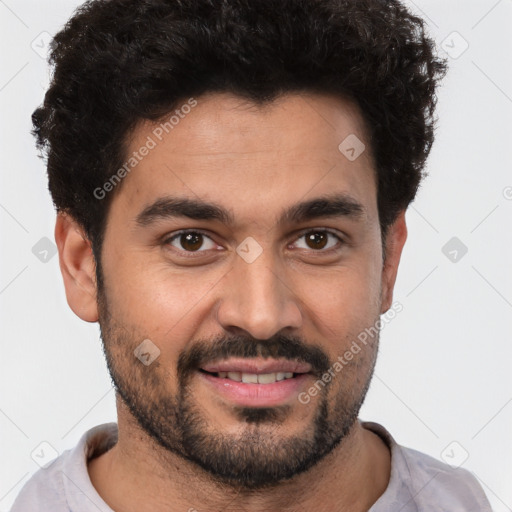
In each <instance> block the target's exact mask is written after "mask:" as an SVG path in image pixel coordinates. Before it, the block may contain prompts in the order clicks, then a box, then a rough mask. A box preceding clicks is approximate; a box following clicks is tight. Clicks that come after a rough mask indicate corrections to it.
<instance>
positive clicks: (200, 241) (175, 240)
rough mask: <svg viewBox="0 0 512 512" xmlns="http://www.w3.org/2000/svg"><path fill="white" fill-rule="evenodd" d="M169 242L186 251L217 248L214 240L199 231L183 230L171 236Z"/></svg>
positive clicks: (202, 250)
mask: <svg viewBox="0 0 512 512" xmlns="http://www.w3.org/2000/svg"><path fill="white" fill-rule="evenodd" d="M166 243H167V244H169V245H171V246H172V247H174V248H176V249H178V250H181V251H185V252H204V251H205V250H208V249H213V248H215V243H214V242H213V240H212V239H211V238H210V237H208V236H206V235H203V234H202V233H199V232H197V231H183V232H181V233H178V234H176V235H174V236H173V237H171V238H170V239H169V240H168V241H167V242H166Z"/></svg>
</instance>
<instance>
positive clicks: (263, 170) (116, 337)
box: [98, 94, 394, 488]
mask: <svg viewBox="0 0 512 512" xmlns="http://www.w3.org/2000/svg"><path fill="white" fill-rule="evenodd" d="M196 100H197V104H196V105H195V106H194V107H193V108H192V109H190V112H189V113H188V114H187V115H186V116H183V118H181V117H180V120H179V123H177V124H175V125H174V127H173V128H172V131H169V133H168V134H165V132H164V135H165V136H161V133H160V132H161V130H160V131H159V130H158V126H159V124H158V123H156V124H149V123H141V124H140V125H139V126H138V127H137V128H136V129H135V130H134V132H133V134H132V136H131V138H130V140H129V151H128V156H130V155H131V154H132V153H133V152H134V151H139V150H140V148H142V147H143V146H145V145H146V146H148V141H149V140H150V139H151V140H152V141H153V142H154V143H155V144H154V146H153V144H152V143H149V146H153V147H151V149H150V150H149V151H148V152H147V155H146V156H144V157H143V158H142V159H141V160H140V162H138V163H137V165H136V166H135V167H134V168H133V169H132V170H131V172H130V173H129V174H128V175H127V176H126V177H125V178H124V180H123V182H122V184H121V185H120V186H119V189H118V190H116V191H115V196H114V198H113V200H112V204H111V207H110V210H109V214H108V222H107V227H106V232H105V238H104V242H103V249H102V255H101V270H102V276H103V280H104V288H103V289H102V290H98V293H99V304H98V307H99V312H98V314H99V321H100V326H101V332H102V337H103V340H104V348H105V354H106V357H107V363H108V366H109V370H110V372H111V375H112V377H113V380H114V382H115V385H116V388H117V391H118V395H119V396H118V399H120V400H122V401H123V402H124V403H125V405H126V406H127V409H128V410H129V411H130V413H131V415H132V416H133V417H134V418H135V419H136V420H137V422H138V424H139V425H140V427H141V428H142V429H143V430H144V431H145V432H146V433H147V434H148V435H149V436H151V438H153V439H154V440H156V441H157V442H158V443H159V444H160V445H161V446H162V447H163V448H164V449H165V450H168V451H170V452H173V453H174V454H178V455H180V456H182V457H184V458H186V459H188V460H190V461H193V462H195V463H197V464H198V465H199V466H201V467H202V468H203V469H205V470H206V471H208V472H209V473H210V474H211V475H212V476H213V477H214V478H217V479H219V480H221V481H223V482H224V483H228V484H230V485H232V486H235V487H245V488H258V487H263V486H270V485H275V484H276V483H277V482H279V481H281V480H283V479H287V478H290V477H292V476H293V475H294V474H297V473H298V472H301V471H305V470H307V469H309V468H310V467H312V466H313V465H314V464H315V463H317V462H318V461H319V460H320V459H321V458H322V457H324V456H325V455H326V454H328V453H330V452H331V451H332V450H333V449H334V448H335V447H336V446H337V444H338V443H339V442H340V441H342V440H343V439H344V438H345V437H346V436H347V435H348V433H349V432H350V430H351V428H352V427H353V425H354V424H355V421H356V419H357V415H358V412H359V408H360V406H361V404H362V402H363V400H364V397H365V394H366V391H367V388H368V385H369V382H370V379H371V375H372V371H373V367H374V363H375V357H376V352H377V344H378V343H377V341H378V340H377V337H375V338H374V339H371V340H369V342H368V343H367V344H366V345H365V346H363V347H362V350H360V351H359V352H358V353H357V354H356V355H354V357H353V358H352V359H351V360H350V361H346V360H345V363H344V364H343V365H342V369H341V370H339V365H338V366H337V365H336V361H339V359H338V358H339V357H342V356H343V354H344V353H345V352H346V351H347V350H348V349H349V348H350V346H351V344H352V343H353V342H354V341H355V340H357V337H358V334H359V333H361V332H362V331H364V330H365V329H366V328H369V327H371V326H374V324H375V323H376V321H377V320H378V318H379V314H380V313H381V312H384V311H385V310H386V309H387V308H388V307H389V302H390V288H392V286H393V282H394V275H390V276H387V274H385V273H384V272H383V260H382V249H381V242H382V241H381V233H380V229H379V219H378V212H377V189H376V179H375V175H374V170H373V169H374V166H373V162H372V159H371V155H370V149H369V144H368V142H367V139H366V134H365V130H364V126H363V123H362V121H361V117H360V115H359V113H358V111H357V109H356V108H355V107H354V106H353V105H351V104H350V103H348V102H344V101H342V100H340V99H335V98H332V97H327V96H317V95H307V96H299V95H288V96H285V97H282V98H281V99H279V100H277V101H275V102H274V103H272V104H270V105H267V106H266V107H257V106H254V105H252V104H249V103H247V102H244V101H243V100H241V99H240V98H237V97H234V96H231V95H227V94H214V95H207V96H203V97H199V98H196ZM186 110H187V111H188V109H186ZM155 130H156V131H155ZM155 134H159V136H157V135H155ZM350 134H355V135H356V136H357V137H358V139H360V140H361V141H363V142H365V144H366V150H365V151H364V152H363V153H362V154H361V155H360V156H359V157H358V158H356V159H355V160H354V159H353V158H351V159H349V158H347V156H346V154H344V153H342V152H341V151H340V149H338V146H339V145H340V143H341V142H342V141H343V140H344V139H345V138H346V137H347V136H349V135H350ZM148 137H149V138H150V139H148ZM160 138H161V140H160ZM144 152H145V151H144ZM139 153H141V152H140V151H139ZM349 155H350V153H349ZM350 156H352V155H350ZM136 355H139V357H136ZM326 374H327V375H330V376H331V378H330V379H329V378H328V377H325V375H326ZM322 377H324V378H323V379H322ZM320 381H321V382H320ZM311 389H316V392H314V391H313V392H310V390H311ZM306 398H307V399H306Z"/></svg>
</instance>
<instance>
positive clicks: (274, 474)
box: [98, 294, 378, 492]
mask: <svg viewBox="0 0 512 512" xmlns="http://www.w3.org/2000/svg"><path fill="white" fill-rule="evenodd" d="M99 298H100V300H99V301H98V306H99V310H100V314H99V317H100V322H99V323H100V330H101V338H102V341H103V350H104V353H105V358H106V362H107V366H108V370H109V373H110V376H111V379H112V382H113V384H114V386H115V389H116V392H117V394H118V399H119V398H120V399H121V400H122V401H123V402H124V404H125V405H126V407H127V408H128V410H129V411H130V413H131V415H132V416H133V418H134V419H135V420H136V421H137V423H138V425H139V426H140V427H141V428H142V430H143V431H144V432H145V433H146V434H147V435H148V436H149V437H150V438H151V439H152V440H153V441H155V442H156V443H157V444H158V445H159V446H161V447H162V448H163V449H164V450H165V451H166V452H171V453H172V454H175V455H178V456H179V457H182V458H183V459H186V460H187V461H190V462H192V463H194V464H196V465H197V466H199V467H200V468H202V469H203V470H204V471H206V473H207V475H208V477H209V478H210V479H212V480H214V481H216V482H217V483H219V484H221V485H228V486H230V487H231V488H233V489H235V490H237V491H238V492H242V491H244V490H248V491H250V490H256V489H262V488H270V487H273V486H276V485H278V484H279V483H280V482H282V481H284V480H288V479H290V478H292V477H294V476H295V475H298V474H300V473H303V472H305V471H307V470H308V469H310V468H312V467H313V466H314V465H316V464H317V463H318V462H319V461H320V460H322V459H323V458H324V457H326V456H327V455H328V454H330V453H331V452H332V451H333V450H334V449H335V448H336V447H337V446H338V445H339V444H340V442H341V441H342V440H343V439H344V438H346V437H347V436H348V434H349V433H350V432H351V430H352V428H353V427H354V425H355V423H356V421H357V418H358V414H359V410H360V408H361V406H362V404H363V402H364V399H365V396H366V393H367V391H368V388H369V385H370V381H371V377H372V374H373V369H374V366H375V359H376V352H377V350H376V349H377V346H378V335H377V336H376V337H375V342H374V345H373V346H371V345H370V344H368V345H367V346H366V347H365V350H364V351H362V352H361V353H359V355H358V358H357V362H353V363H350V365H347V366H346V367H344V368H343V371H342V372H341V374H339V375H338V376H337V378H334V379H332V380H331V381H330V382H328V383H325V385H323V384H322V386H323V387H320V389H319V391H318V396H317V400H316V402H313V401H312V402H311V403H310V405H309V407H314V408H315V410H314V412H313V414H312V417H311V419H310V420H308V421H307V422H305V423H304V426H303V428H302V430H301V432H300V434H295V435H285V434H284V433H283V432H282V430H283V429H282V425H283V423H284V422H286V421H288V422H290V421H291V420H290V419H289V416H290V414H291V413H292V412H293V409H294V408H296V407H305V405H303V404H301V403H299V401H297V403H296V404H294V405H290V404H287V405H282V406H276V407H266V408H263V407H260V408H251V407H241V406H238V407H234V408H232V409H230V411H231V414H233V415H234V416H235V417H236V419H237V420H238V423H239V425H238V426H237V429H236V431H230V432H226V431H222V430H219V429H217V430H215V428H214V426H212V421H211V419H209V418H208V417H207V415H206V413H205V411H204V410H203V409H202V408H201V407H200V405H199V404H198V403H197V397H196V396H194V393H193V391H192V389H191V386H190V381H191V380H192V378H193V377H196V378H197V372H198V371H199V369H200V367H201V366H202V365H204V364H205V363H210V362H213V361H215V360H221V359H226V358H228V357H245V358H255V357H263V358H270V357H271V358H276V359H279V358H284V359H288V360H294V361H298V362H305V363H309V364H310V365H311V368H312V372H311V373H312V374H313V375H314V376H315V377H316V378H317V379H319V380H320V379H321V377H322V375H323V374H324V373H325V372H326V371H327V370H328V369H329V368H330V367H331V366H332V363H331V362H330V360H329V358H328V356H327V355H326V354H325V352H324V351H323V350H322V349H321V348H320V347H318V346H313V345H311V344H307V343H304V342H303V341H302V340H301V339H300V338H297V337H290V336H281V335H277V336H275V337H272V338H270V339H268V340H264V341H262V340H255V339H254V338H251V337H250V336H236V337H221V338H217V339H214V340H213V339H212V340H198V341H197V342H195V343H193V344H189V345H188V346H187V348H185V349H184V350H183V351H182V352H181V353H180V355H179V358H178V362H177V367H176V369H175V370H174V371H171V370H170V369H168V368H165V367H164V366H163V365H161V364H160V360H159V359H158V358H157V359H156V360H155V361H154V362H152V363H151V365H149V366H145V365H144V364H142V363H141V362H140V361H139V360H138V359H137V358H136V357H135V356H134V349H135V348H136V347H137V346H138V345H139V344H140V342H141V340H142V339H143V337H141V336H138V335H137V333H136V329H128V328H127V327H126V326H125V325H124V324H120V323H117V322H116V321H115V319H114V318H113V317H112V315H111V314H110V311H109V307H108V303H107V300H106V296H105V295H104V294H102V295H101V296H100V297H99ZM363 352H364V353H363ZM345 376H347V378H345ZM172 380H174V381H177V383H178V384H177V390H176V392H174V393H172V392H171V391H170V390H169V382H170V381H172ZM336 380H338V381H339V383H340V384H341V385H340V386H339V389H338V390H334V389H333V383H334V382H335V381H336ZM331 390H332V391H335V393H332V392H331V393H330V391H331ZM295 426H297V425H295ZM162 460H165V458H162Z"/></svg>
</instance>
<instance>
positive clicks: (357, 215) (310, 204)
mask: <svg viewBox="0 0 512 512" xmlns="http://www.w3.org/2000/svg"><path fill="white" fill-rule="evenodd" d="M365 214H366V209H365V207H364V206H363V205H362V204H361V203H360V202H359V201H357V200H356V199H354V198H353V197H351V196H350V195H348V194H336V195H330V196H323V197H318V198H315V199H311V200H309V201H304V202H302V203H298V204H296V205H293V206H292V207H290V208H289V209H288V210H286V211H285V212H284V214H283V215H282V216H281V218H280V220H279V224H301V223H303V222H306V221H309V220H315V219H320V218H348V219H352V220H360V219H362V218H364V217H365Z"/></svg>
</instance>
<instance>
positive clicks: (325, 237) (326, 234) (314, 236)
mask: <svg viewBox="0 0 512 512" xmlns="http://www.w3.org/2000/svg"><path fill="white" fill-rule="evenodd" d="M302 240H304V242H302ZM337 244H340V245H343V240H342V238H341V237H339V236H338V235H336V234H334V233H331V232H330V231H325V230H316V231H307V232H306V233H303V234H302V235H301V236H300V237H299V238H298V239H297V242H295V245H296V246H297V247H298V248H299V249H313V250H314V251H319V252H327V251H326V250H325V249H327V250H328V249H332V248H333V247H336V245H337Z"/></svg>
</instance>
